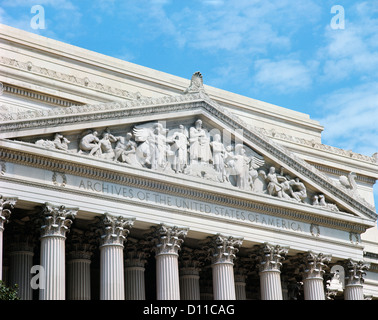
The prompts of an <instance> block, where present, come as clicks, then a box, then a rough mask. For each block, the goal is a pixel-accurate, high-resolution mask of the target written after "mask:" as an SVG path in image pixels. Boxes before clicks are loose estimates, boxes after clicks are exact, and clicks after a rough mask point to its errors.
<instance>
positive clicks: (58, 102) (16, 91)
mask: <svg viewBox="0 0 378 320" xmlns="http://www.w3.org/2000/svg"><path fill="white" fill-rule="evenodd" d="M2 87H3V93H4V92H5V93H10V94H13V95H17V96H21V97H25V98H28V99H31V100H37V101H41V102H43V103H48V104H51V105H54V106H57V107H71V106H73V105H76V104H77V102H75V101H71V100H67V99H63V98H60V97H56V96H53V95H49V94H44V93H41V92H37V91H34V90H28V89H25V88H21V87H18V86H14V85H10V84H8V83H4V82H3V86H2Z"/></svg>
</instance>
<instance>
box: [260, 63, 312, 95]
mask: <svg viewBox="0 0 378 320" xmlns="http://www.w3.org/2000/svg"><path fill="white" fill-rule="evenodd" d="M255 70H256V74H255V76H254V80H255V82H256V84H257V85H258V86H260V87H262V88H267V89H269V90H270V91H278V92H279V93H291V92H293V91H298V90H306V89H308V88H309V87H310V85H311V83H312V78H311V72H310V68H309V67H307V66H306V65H304V64H303V63H302V62H301V61H299V60H292V59H285V60H280V61H271V60H268V59H264V60H258V61H256V62H255Z"/></svg>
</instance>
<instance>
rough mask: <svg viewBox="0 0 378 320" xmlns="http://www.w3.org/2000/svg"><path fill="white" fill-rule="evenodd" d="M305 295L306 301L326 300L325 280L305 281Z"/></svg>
mask: <svg viewBox="0 0 378 320" xmlns="http://www.w3.org/2000/svg"><path fill="white" fill-rule="evenodd" d="M303 293H304V297H305V300H324V299H325V292H324V284H323V278H319V277H313V278H307V279H305V280H303Z"/></svg>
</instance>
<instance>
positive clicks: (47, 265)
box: [39, 236, 66, 300]
mask: <svg viewBox="0 0 378 320" xmlns="http://www.w3.org/2000/svg"><path fill="white" fill-rule="evenodd" d="M41 266H42V268H43V270H44V275H45V281H44V286H45V287H44V288H40V290H39V299H40V300H64V299H65V298H66V279H65V274H66V267H65V237H63V236H48V237H44V238H42V239H41Z"/></svg>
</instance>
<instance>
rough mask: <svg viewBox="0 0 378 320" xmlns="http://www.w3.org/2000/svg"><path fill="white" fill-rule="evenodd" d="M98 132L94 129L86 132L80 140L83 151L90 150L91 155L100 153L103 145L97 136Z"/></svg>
mask: <svg viewBox="0 0 378 320" xmlns="http://www.w3.org/2000/svg"><path fill="white" fill-rule="evenodd" d="M97 135H98V132H97V131H93V132H89V133H88V134H86V135H85V136H84V137H83V138H81V140H80V144H79V148H80V150H81V151H89V155H97V154H99V151H100V148H101V145H100V139H99V138H97Z"/></svg>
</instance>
